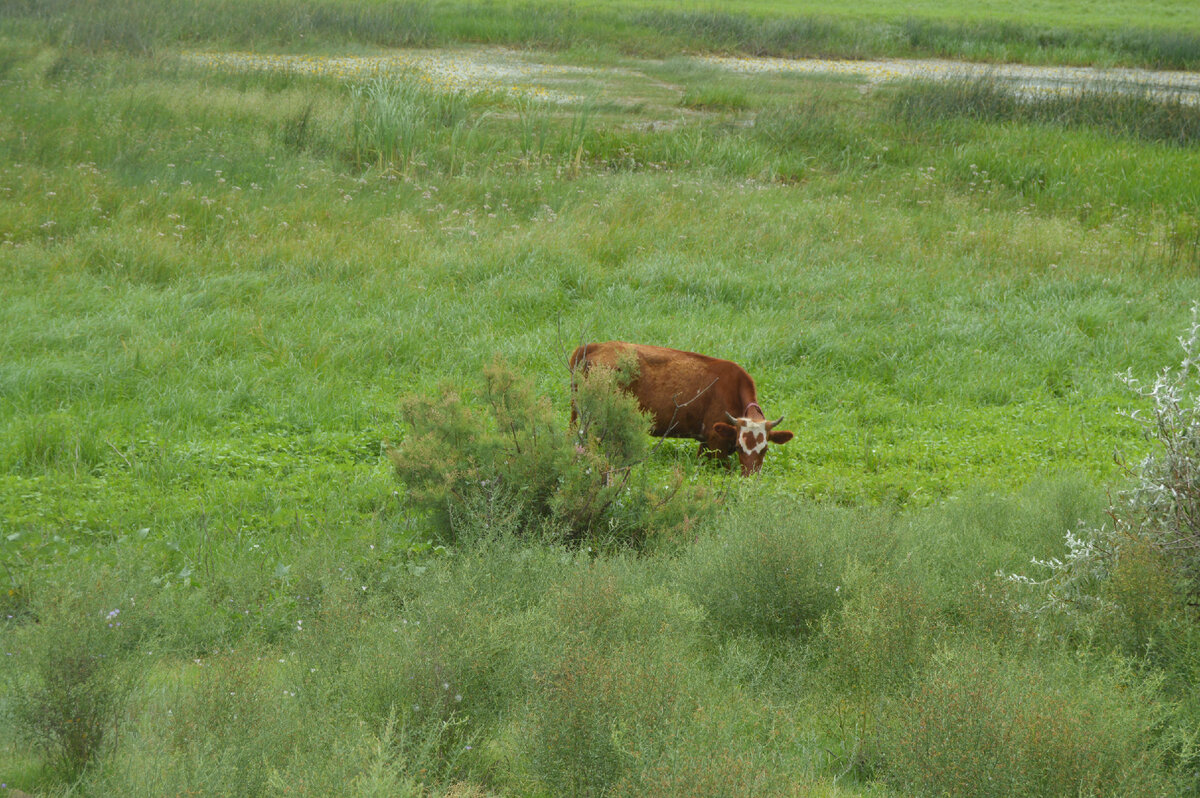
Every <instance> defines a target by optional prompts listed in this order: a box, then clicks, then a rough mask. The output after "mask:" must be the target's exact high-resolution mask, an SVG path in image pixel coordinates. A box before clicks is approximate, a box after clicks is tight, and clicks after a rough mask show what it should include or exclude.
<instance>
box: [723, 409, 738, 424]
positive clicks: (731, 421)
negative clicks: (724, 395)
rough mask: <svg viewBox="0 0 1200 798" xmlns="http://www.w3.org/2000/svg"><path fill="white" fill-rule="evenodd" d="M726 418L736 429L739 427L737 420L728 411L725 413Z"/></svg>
mask: <svg viewBox="0 0 1200 798" xmlns="http://www.w3.org/2000/svg"><path fill="white" fill-rule="evenodd" d="M725 418H727V419H729V423H730V424H732V425H733V426H735V427H736V426H737V423H738V422H737V419H736V418H734V417H733V416H732V415H730V413H729V411H728V410H726V411H725Z"/></svg>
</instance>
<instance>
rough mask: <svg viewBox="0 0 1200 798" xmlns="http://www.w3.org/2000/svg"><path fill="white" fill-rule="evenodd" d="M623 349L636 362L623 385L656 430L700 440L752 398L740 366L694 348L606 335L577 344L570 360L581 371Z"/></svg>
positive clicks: (608, 363)
mask: <svg viewBox="0 0 1200 798" xmlns="http://www.w3.org/2000/svg"><path fill="white" fill-rule="evenodd" d="M626 353H632V354H634V355H635V356H636V357H637V365H638V374H637V378H636V379H635V380H634V381H633V382H632V383H631V384H630V385H629V386H628V390H629V392H630V393H632V394H633V395H634V396H636V397H637V399H638V403H639V404H640V405H641V407H642V409H643V410H644V411H646V412H647V413H649V414H650V415H651V416H652V417H653V419H654V429H653V430H652V432H653V434H655V435H666V436H669V437H673V438H696V439H699V440H704V439H705V438H706V437H707V435H708V432H709V431H710V430H711V429H712V425H713V424H714V423H715V422H716V421H720V420H723V418H724V414H725V413H726V412H730V413H732V414H734V415H740V414H741V413H742V410H743V408H744V407H745V405H746V403H748V402H753V401H754V382H753V380H751V379H750V375H749V374H747V373H746V372H745V370H744V369H742V367H741V366H739V365H737V364H736V363H733V362H731V361H728V360H721V359H720V358H715V357H711V356H709V355H702V354H699V353H697V352H687V351H683V350H679V349H669V348H667V347H663V346H652V345H649V344H631V343H626V342H624V341H607V342H605V343H598V344H585V345H583V346H580V347H579V348H577V349H576V350H575V352H574V353H573V354H572V355H571V358H570V365H571V368H572V370H573V371H578V370H582V371H585V372H586V371H587V369H588V368H590V367H591V366H593V365H599V366H605V367H608V368H616V367H617V364H618V362H619V361H620V360H621V358H622V356H623V355H625V354H626ZM743 397H749V398H745V399H744V398H743Z"/></svg>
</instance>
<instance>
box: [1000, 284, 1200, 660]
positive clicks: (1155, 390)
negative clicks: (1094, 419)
mask: <svg viewBox="0 0 1200 798" xmlns="http://www.w3.org/2000/svg"><path fill="white" fill-rule="evenodd" d="M1179 342H1180V344H1181V346H1182V347H1183V351H1184V356H1183V360H1182V362H1181V363H1180V365H1179V366H1178V367H1177V368H1166V369H1164V370H1163V371H1162V372H1161V373H1160V374H1159V375H1158V377H1157V378H1156V379H1155V380H1154V381H1153V383H1151V384H1149V385H1146V384H1143V383H1142V382H1140V381H1139V380H1137V379H1136V378H1134V376H1133V374H1132V373H1131V372H1126V373H1125V374H1123V375H1121V379H1122V381H1123V382H1124V383H1125V384H1126V385H1127V386H1129V388H1130V389H1131V390H1133V391H1134V392H1135V393H1137V394H1138V395H1139V396H1141V397H1143V398H1145V399H1147V400H1148V401H1149V405H1150V407H1149V409H1148V410H1134V411H1131V412H1128V413H1127V415H1128V416H1129V417H1130V418H1132V419H1134V420H1135V421H1137V422H1138V423H1139V424H1141V426H1142V428H1143V432H1144V434H1145V435H1146V437H1147V439H1148V440H1150V441H1151V443H1152V444H1154V446H1153V448H1152V450H1151V451H1150V453H1149V454H1147V455H1146V456H1145V457H1144V458H1143V459H1142V461H1141V462H1140V463H1137V464H1135V465H1132V466H1131V467H1129V469H1128V470H1129V472H1130V475H1131V476H1132V478H1133V484H1132V486H1131V487H1129V488H1128V489H1126V490H1124V491H1122V492H1120V493H1118V494H1116V497H1115V499H1114V500H1113V501H1112V502H1111V503H1110V506H1109V508H1108V516H1109V520H1108V521H1107V522H1105V523H1104V524H1102V525H1101V526H1099V527H1091V528H1088V527H1085V528H1082V529H1078V530H1074V531H1069V532H1068V533H1067V535H1066V544H1067V552H1066V554H1065V555H1064V556H1062V557H1053V558H1050V559H1045V560H1043V559H1037V558H1035V559H1034V560H1033V564H1034V565H1036V566H1038V567H1039V568H1041V569H1042V570H1043V575H1042V576H1041V578H1034V577H1030V576H1026V575H1020V574H1008V575H1006V577H1007V579H1009V580H1010V581H1011V582H1014V583H1016V584H1017V585H1019V586H1022V587H1024V588H1026V589H1027V593H1026V595H1027V598H1026V600H1025V601H1024V602H1023V603H1022V604H1021V608H1022V609H1024V610H1026V611H1028V612H1030V613H1033V614H1035V615H1039V616H1043V617H1050V616H1059V617H1063V618H1068V619H1073V620H1082V619H1085V618H1090V619H1093V620H1102V622H1103V623H1104V624H1105V625H1106V626H1110V627H1111V626H1112V625H1113V624H1112V621H1119V622H1124V626H1125V627H1126V628H1127V629H1129V630H1132V631H1131V634H1132V635H1133V637H1134V638H1135V639H1134V640H1131V641H1129V642H1132V643H1134V645H1135V646H1136V647H1141V646H1143V645H1144V644H1146V643H1147V642H1148V640H1147V639H1146V638H1147V635H1150V634H1152V631H1153V630H1152V629H1151V628H1150V627H1151V626H1153V623H1154V622H1155V621H1156V619H1160V618H1162V617H1163V616H1164V614H1170V613H1173V612H1175V611H1176V610H1177V609H1178V608H1179V607H1180V606H1182V605H1185V604H1186V605H1191V607H1192V608H1193V609H1194V607H1195V606H1196V603H1197V602H1198V601H1200V306H1196V307H1193V309H1192V322H1191V325H1190V327H1189V329H1188V331H1187V333H1186V334H1185V335H1184V336H1182V337H1180V339H1179ZM1118 625H1120V624H1118Z"/></svg>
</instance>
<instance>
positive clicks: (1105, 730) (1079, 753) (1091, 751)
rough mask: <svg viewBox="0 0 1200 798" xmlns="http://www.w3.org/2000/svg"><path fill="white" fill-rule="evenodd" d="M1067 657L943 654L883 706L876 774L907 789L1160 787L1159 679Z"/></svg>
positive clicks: (986, 650) (982, 650)
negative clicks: (1157, 742) (911, 686)
mask: <svg viewBox="0 0 1200 798" xmlns="http://www.w3.org/2000/svg"><path fill="white" fill-rule="evenodd" d="M1068 657H1069V655H1067V654H1046V655H1044V656H1041V657H1037V656H1031V655H1025V656H1014V655H1010V654H1005V653H1004V652H1002V651H998V650H996V649H995V648H992V647H988V646H977V645H965V646H961V647H957V648H951V649H948V650H946V651H943V652H942V653H941V655H940V656H939V657H938V660H937V662H936V664H934V665H933V666H932V667H930V668H929V669H928V670H927V671H926V672H925V673H924V675H923V676H922V677H921V678H920V679H918V681H917V683H916V685H915V687H914V689H913V690H912V691H911V693H909V694H907V695H906V696H904V697H903V698H902V699H897V700H894V701H892V702H891V703H890V705H889V707H888V708H887V709H886V710H885V711H884V712H883V714H882V717H881V719H880V722H879V730H878V740H877V744H878V756H879V762H878V765H879V773H880V775H881V776H882V777H883V778H884V779H885V780H886V781H887V782H890V783H891V784H892V785H894V786H895V787H896V788H897V789H899V790H902V791H903V792H904V793H905V794H919V795H973V796H1012V795H1045V796H1058V795H1090V796H1105V795H1160V794H1164V793H1166V792H1170V789H1169V788H1170V783H1169V780H1168V779H1167V776H1166V773H1165V768H1164V765H1163V760H1162V755H1161V752H1160V751H1158V750H1156V748H1155V747H1154V746H1155V743H1154V739H1155V738H1154V734H1153V730H1154V729H1155V727H1156V726H1157V725H1158V724H1160V723H1161V722H1162V721H1163V720H1164V718H1165V717H1166V715H1167V711H1166V709H1165V708H1164V706H1163V705H1162V704H1160V703H1159V701H1158V700H1156V698H1155V694H1156V691H1157V690H1158V687H1159V683H1158V681H1157V680H1155V679H1148V678H1147V677H1146V676H1144V675H1142V674H1138V673H1135V672H1133V671H1132V670H1130V669H1128V668H1125V667H1123V666H1119V665H1118V666H1114V667H1108V668H1104V667H1101V666H1099V665H1096V664H1090V663H1086V662H1080V661H1074V660H1071V659H1069V658H1068Z"/></svg>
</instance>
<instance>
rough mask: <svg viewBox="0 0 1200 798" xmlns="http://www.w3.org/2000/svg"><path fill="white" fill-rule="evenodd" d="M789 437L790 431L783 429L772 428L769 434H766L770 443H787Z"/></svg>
mask: <svg viewBox="0 0 1200 798" xmlns="http://www.w3.org/2000/svg"><path fill="white" fill-rule="evenodd" d="M791 439H792V433H790V432H788V431H787V430H785V429H781V430H773V431H772V432H771V434H770V435H769V436H768V440H770V441H771V443H787V442H788V441H790V440H791Z"/></svg>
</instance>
